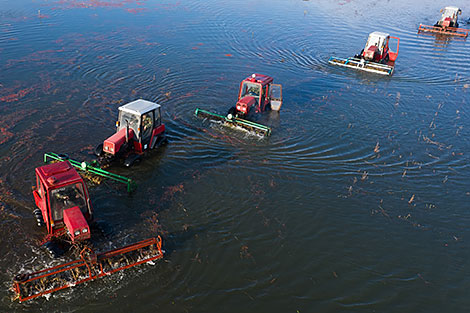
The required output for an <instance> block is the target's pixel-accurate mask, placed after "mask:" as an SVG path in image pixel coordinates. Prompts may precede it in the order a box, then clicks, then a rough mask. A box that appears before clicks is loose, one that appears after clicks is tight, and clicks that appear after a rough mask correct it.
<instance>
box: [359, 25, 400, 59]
mask: <svg viewBox="0 0 470 313" xmlns="http://www.w3.org/2000/svg"><path fill="white" fill-rule="evenodd" d="M390 38H393V39H396V40H397V51H395V52H394V51H391V50H390V47H389V42H390ZM399 42H400V39H399V38H397V37H391V36H390V35H389V34H387V33H382V32H373V33H370V34H369V38H368V39H367V42H366V45H365V47H364V49H362V51H361V53H360V54H358V55H356V57H357V58H363V59H364V60H366V61H370V62H377V63H383V64H386V63H387V62H388V61H391V62H395V60H396V59H397V57H398V47H399Z"/></svg>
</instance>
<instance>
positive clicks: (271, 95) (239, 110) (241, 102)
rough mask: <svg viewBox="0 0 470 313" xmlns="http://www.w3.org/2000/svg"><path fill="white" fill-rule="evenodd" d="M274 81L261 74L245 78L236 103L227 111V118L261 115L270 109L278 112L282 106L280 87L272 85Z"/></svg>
mask: <svg viewBox="0 0 470 313" xmlns="http://www.w3.org/2000/svg"><path fill="white" fill-rule="evenodd" d="M273 81H274V79H273V78H272V77H270V76H267V75H263V74H253V75H251V76H249V77H247V78H245V79H244V80H243V81H242V82H241V84H240V89H239V91H238V101H237V104H236V105H235V106H234V107H231V108H230V110H229V111H228V114H227V117H228V118H229V119H230V118H232V117H239V118H246V116H247V115H249V114H250V113H252V112H253V113H261V112H264V111H266V109H267V108H270V109H271V110H273V111H279V110H280V108H281V105H282V86H281V85H279V84H273Z"/></svg>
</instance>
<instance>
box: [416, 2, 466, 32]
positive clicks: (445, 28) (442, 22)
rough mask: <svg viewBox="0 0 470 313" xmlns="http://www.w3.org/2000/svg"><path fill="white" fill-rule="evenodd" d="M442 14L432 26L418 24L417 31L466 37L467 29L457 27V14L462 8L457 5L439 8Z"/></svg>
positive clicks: (460, 12)
mask: <svg viewBox="0 0 470 313" xmlns="http://www.w3.org/2000/svg"><path fill="white" fill-rule="evenodd" d="M441 13H442V16H441V18H440V19H439V21H437V22H436V24H434V26H429V25H423V24H420V25H419V28H418V33H420V32H424V33H434V34H442V35H450V36H457V37H464V38H467V36H468V33H469V32H470V30H469V29H463V28H459V22H458V16H459V15H460V14H462V10H461V9H460V8H458V7H445V8H444V9H442V10H441Z"/></svg>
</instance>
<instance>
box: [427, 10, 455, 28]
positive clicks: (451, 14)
mask: <svg viewBox="0 0 470 313" xmlns="http://www.w3.org/2000/svg"><path fill="white" fill-rule="evenodd" d="M441 13H442V16H441V18H440V19H439V21H437V22H436V24H434V26H435V27H442V28H447V27H455V28H458V27H459V22H458V18H459V15H460V14H462V10H461V9H460V8H458V7H445V8H444V9H442V10H441Z"/></svg>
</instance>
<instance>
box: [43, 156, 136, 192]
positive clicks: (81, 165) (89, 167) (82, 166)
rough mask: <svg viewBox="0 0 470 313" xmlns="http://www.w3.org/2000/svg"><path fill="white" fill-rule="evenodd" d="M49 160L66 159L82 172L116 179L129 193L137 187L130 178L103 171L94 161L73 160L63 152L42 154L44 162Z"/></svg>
mask: <svg viewBox="0 0 470 313" xmlns="http://www.w3.org/2000/svg"><path fill="white" fill-rule="evenodd" d="M49 160H55V161H64V160H67V161H69V162H70V164H71V165H72V166H73V167H75V168H77V169H79V170H80V171H83V172H88V173H90V174H93V175H97V176H101V177H104V178H109V179H111V180H114V181H117V182H119V183H122V184H125V185H126V186H127V192H129V193H131V192H133V191H134V190H135V189H136V188H137V184H136V183H135V182H134V181H133V180H132V179H130V178H127V177H124V176H121V175H118V174H114V173H110V172H108V171H105V170H103V169H101V168H100V167H98V166H96V165H97V163H96V162H92V163H89V162H85V161H83V162H80V161H75V160H72V159H70V158H69V157H68V156H67V155H65V154H56V153H53V152H49V153H45V154H44V163H48V162H49Z"/></svg>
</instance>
